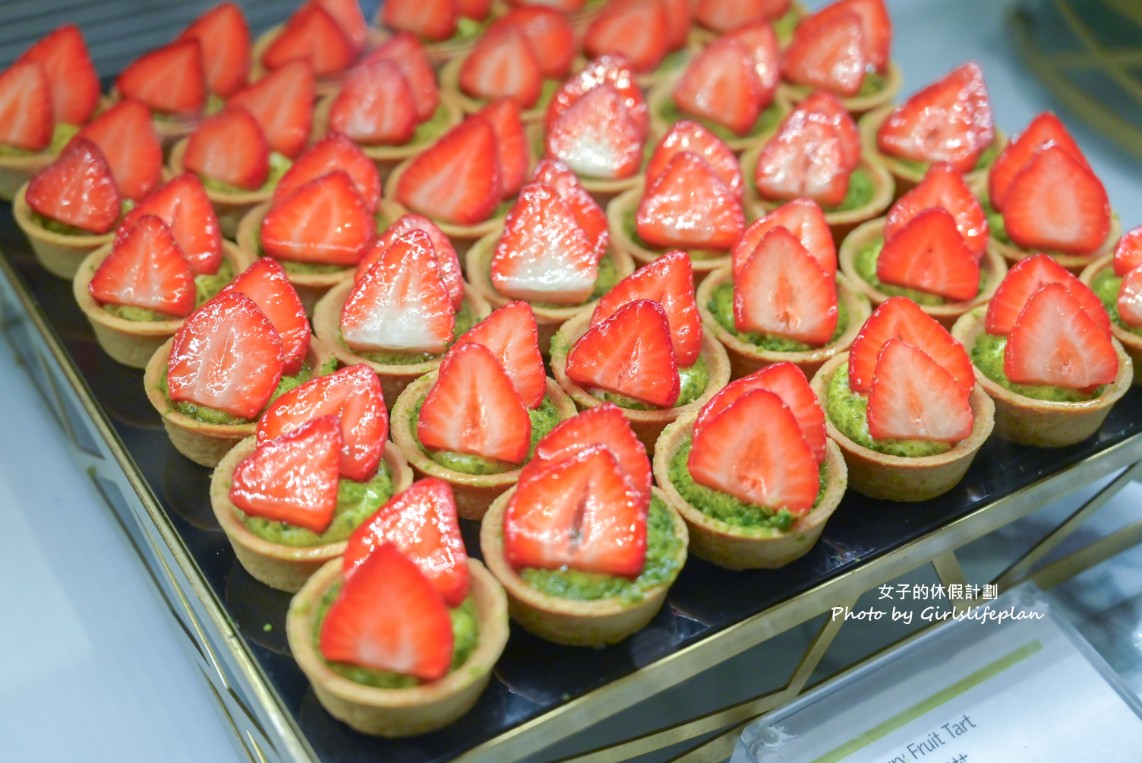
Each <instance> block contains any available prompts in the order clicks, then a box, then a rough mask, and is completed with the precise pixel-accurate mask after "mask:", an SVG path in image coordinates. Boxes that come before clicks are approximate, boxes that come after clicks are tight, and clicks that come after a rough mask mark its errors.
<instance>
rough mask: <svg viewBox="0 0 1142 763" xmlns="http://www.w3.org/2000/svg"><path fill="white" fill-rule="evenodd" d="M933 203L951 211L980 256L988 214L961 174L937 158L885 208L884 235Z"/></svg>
mask: <svg viewBox="0 0 1142 763" xmlns="http://www.w3.org/2000/svg"><path fill="white" fill-rule="evenodd" d="M933 207H942V208H943V209H946V210H947V211H948V212H950V213H951V215H952V217H953V218H955V221H956V229H957V230H958V231H959V232H960V236H962V237H963V240H964V243H965V244H966V245H967V247H968V250H969V251H971V253H972V254H973V255H974V256H975V258H976V259H977V260H978V259H980V258H981V257H983V251H984V249H986V248H987V238H988V231H989V228H988V224H987V214H986V213H985V212H984V211H983V206H982V205H980V203H979V200H978V199H977V198H976V197H975V194H973V193H972V192H971V189H970V188H968V184H967V183H966V182H964V178H963V175H961V174H960V173H959V172H956V170H955V169H954V168H953V167H952V166H951V165H950V164H946V163H944V162H936V163H935V164H933V165H932V166H931V167H929V168H928V172H927V173H926V174H925V175H924V179H923V180H921V181H920V182H919V183H917V184H916V185H915V186H913V187H912V188H911V189H909V190H908V192H907V193H905V194H904V195H903V196H901V197H900V198H899V199H898V200H897V201H896V203H895V204H893V205H892V208H891V209H889V210H888V218H887V220H886V222H885V225H884V238H885V239H886V240H890V239H891V238H892V237H893V236H895V235H896V234H897V233H898V232H899V231H900V230H901V229H902V228H903V227H904V226H905V225H907V224H908V223H909V221H911V220H912V219H913V218H915V217H916V216H917V215H918V214H920V213H921V212H923V211H924V210H926V209H931V208H933Z"/></svg>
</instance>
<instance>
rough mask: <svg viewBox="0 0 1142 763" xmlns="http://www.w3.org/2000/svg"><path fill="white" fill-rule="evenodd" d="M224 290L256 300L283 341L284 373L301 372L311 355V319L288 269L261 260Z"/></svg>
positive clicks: (270, 261)
mask: <svg viewBox="0 0 1142 763" xmlns="http://www.w3.org/2000/svg"><path fill="white" fill-rule="evenodd" d="M222 290H223V291H240V292H242V293H243V294H245V295H246V296H247V297H249V298H250V299H252V300H254V304H256V305H257V306H258V309H260V310H261V311H262V312H263V313H265V314H266V317H267V318H269V319H270V323H272V324H273V326H274V329H275V330H276V331H277V332H278V337H279V338H280V339H281V342H282V365H283V369H282V373H285V374H296V373H297V372H298V371H300V370H301V366H302V364H303V363H304V362H305V355H306V353H307V352H309V334H310V330H309V320H308V319H307V318H306V317H305V307H304V306H303V305H302V304H301V297H299V296H298V295H297V290H296V289H294V288H293V284H291V283H290V282H289V277H288V276H286V272H285V269H284V268H282V266H281V265H279V264H278V262H277V261H276V260H274V259H273V258H272V257H259V258H258V261H257V262H255V263H254V264H253V265H251V266H250V267H248V268H246V270H244V271H243V272H242V273H239V274H238V277H237V278H235V279H234V280H233V281H231V282H230V283H228V284H226V286H225V287H224V288H223V289H222Z"/></svg>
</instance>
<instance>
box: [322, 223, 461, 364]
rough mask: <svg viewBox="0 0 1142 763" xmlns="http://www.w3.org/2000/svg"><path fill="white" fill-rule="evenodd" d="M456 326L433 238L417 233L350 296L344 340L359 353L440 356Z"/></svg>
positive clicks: (396, 245) (390, 251)
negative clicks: (429, 354)
mask: <svg viewBox="0 0 1142 763" xmlns="http://www.w3.org/2000/svg"><path fill="white" fill-rule="evenodd" d="M455 322H456V312H455V309H454V308H453V307H452V300H451V298H450V297H449V296H448V289H447V287H446V286H445V285H444V282H443V280H442V279H441V277H440V266H439V265H438V263H437V258H436V252H435V251H434V250H433V246H432V239H431V238H430V237H429V235H428V234H427V233H425V232H424V231H422V230H412V231H409V232H408V233H406V234H404V235H403V236H401V237H400V238H398V239H397V240H396V241H394V242H393V244H392V245H391V246H389V247H388V248H386V249H385V251H384V253H383V254H382V255H380V256H379V257H378V258H377V259H376V262H375V263H374V264H373V266H372V267H371V268H369V270H368V272H366V273H365V275H364V277H362V278H361V279H360V280H358V281H357V285H356V286H355V287H353V290H352V291H351V292H349V296H348V298H347V299H346V300H345V307H344V308H342V311H341V335H342V337H343V338H344V339H345V342H346V344H348V345H349V346H350V347H351V348H353V349H356V350H364V351H377V350H380V351H388V350H395V351H398V352H427V353H433V354H436V353H441V352H444V349H445V348H446V347H447V346H448V343H449V342H451V341H452V331H453V328H454V326H455Z"/></svg>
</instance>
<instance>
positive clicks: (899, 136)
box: [876, 62, 995, 172]
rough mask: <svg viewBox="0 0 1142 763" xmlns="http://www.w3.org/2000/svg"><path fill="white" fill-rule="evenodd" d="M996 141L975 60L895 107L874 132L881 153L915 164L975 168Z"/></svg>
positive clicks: (983, 87)
mask: <svg viewBox="0 0 1142 763" xmlns="http://www.w3.org/2000/svg"><path fill="white" fill-rule="evenodd" d="M994 140H995V125H994V122H993V121H992V114H991V98H990V96H989V95H988V93H987V85H986V84H985V83H984V81H983V72H982V71H981V70H980V68H979V64H976V63H975V62H969V63H966V64H963V65H962V66H960V67H958V68H956V69H954V70H952V71H951V72H949V73H948V74H947V75H946V76H944V77H943V78H942V79H940V80H938V81H936V82H934V83H932V84H931V85H928V86H927V87H925V88H923V89H922V90H920V91H919V92H917V93H915V94H913V95H912V97H911V98H909V99H908V100H907V101H905V102H904V103H902V104H901V105H899V106H897V107H896V108H895V109H893V111H892V112H891V113H890V114H889V115H888V116H887V117H886V118H885V120H884V122H883V123H882V124H881V126H880V129H878V130H877V132H876V143H877V146H878V147H879V148H880V151H881V152H882V153H884V154H888V155H889V156H897V157H900V158H902V159H911V160H913V161H919V162H948V163H949V164H951V165H952V166H953V167H955V168H956V170H958V171H959V172H969V171H971V170H972V169H973V168H974V167H975V163H976V161H977V160H978V159H979V156H980V154H982V153H983V152H984V150H985V149H987V147H988V146H990V145H991V143H992V141H994Z"/></svg>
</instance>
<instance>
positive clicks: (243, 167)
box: [125, 102, 270, 191]
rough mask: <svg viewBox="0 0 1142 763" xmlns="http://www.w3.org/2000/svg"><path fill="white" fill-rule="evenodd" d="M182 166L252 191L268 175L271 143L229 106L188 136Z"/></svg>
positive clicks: (249, 119)
mask: <svg viewBox="0 0 1142 763" xmlns="http://www.w3.org/2000/svg"><path fill="white" fill-rule="evenodd" d="M125 103H126V102H125ZM183 165H184V166H185V167H186V169H188V170H190V171H191V172H193V173H195V174H196V175H198V176H199V177H204V178H210V179H212V180H218V181H221V182H223V183H226V184H228V185H232V186H234V187H235V188H243V189H245V190H248V191H253V190H256V189H258V188H261V187H262V186H263V185H264V184H265V182H266V179H267V178H269V176H270V144H269V143H267V142H266V136H265V135H263V134H262V128H261V127H259V126H258V120H256V119H254V118H253V117H252V116H250V112H248V111H246V110H245V109H243V108H241V107H237V106H231V107H229V108H226V109H224V110H222V111H220V112H218V113H217V114H214V115H213V116H209V117H207V118H206V119H204V120H203V121H202V124H200V125H199V126H198V129H196V130H195V131H194V132H193V133H191V135H190V138H189V139H188V140H187V144H186V153H185V154H184V156H183Z"/></svg>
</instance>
